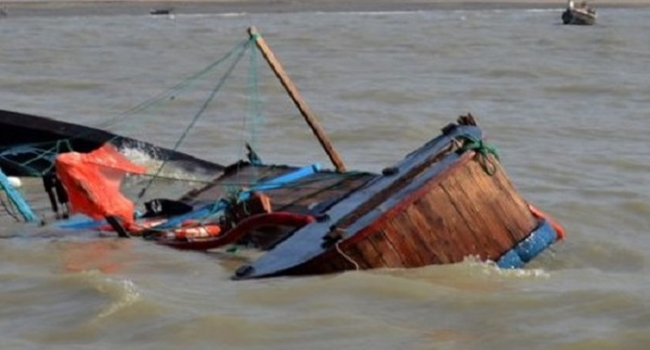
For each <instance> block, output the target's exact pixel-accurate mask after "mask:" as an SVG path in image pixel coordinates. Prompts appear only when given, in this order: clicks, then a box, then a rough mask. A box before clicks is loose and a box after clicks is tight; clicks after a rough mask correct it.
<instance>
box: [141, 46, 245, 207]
mask: <svg viewBox="0 0 650 350" xmlns="http://www.w3.org/2000/svg"><path fill="white" fill-rule="evenodd" d="M248 47H249V45H240V46H239V47H237V49H236V50H234V51H237V56H236V58H235V60H234V61H233V62H232V63H231V64H230V66H229V67H228V69H227V71H226V74H224V75H223V77H222V78H221V79H220V80H219V82H218V83H217V84H216V85H215V86H214V88H213V89H212V91H211V92H210V94H209V96H208V98H207V99H206V100H205V101H204V102H203V104H202V105H201V107H200V108H199V110H198V111H197V113H196V114H195V115H194V117H193V118H192V120H191V121H190V123H189V124H188V125H187V127H186V128H185V130H184V131H183V134H182V135H181V137H179V139H178V140H177V141H176V144H175V145H174V147H173V148H172V150H174V151H176V150H177V149H178V147H180V145H181V144H182V143H183V141H184V140H185V138H186V137H187V135H188V134H189V132H190V130H192V128H193V127H194V125H195V124H196V122H197V121H198V120H199V118H200V117H201V116H202V115H203V112H205V111H206V110H207V108H208V106H209V105H210V103H211V102H212V101H213V100H214V98H215V96H216V95H217V93H218V92H219V91H220V90H221V88H222V87H223V85H224V84H225V82H226V80H228V78H230V76H231V75H232V72H233V71H234V70H235V67H237V64H238V63H239V61H240V60H241V58H242V57H243V55H244V53H245V52H246V50H247V48H248ZM234 51H231V53H229V54H228V55H227V56H228V57H229V56H230V55H231V54H232V53H233V52H234ZM166 164H167V161H166V160H165V161H163V163H162V164H161V165H160V166H159V167H158V169H157V171H156V173H155V174H154V176H153V177H152V178H151V179H150V181H149V183H148V184H147V185H146V186H145V187H144V188H143V189H142V191H140V194H139V195H138V201H139V200H140V199H142V197H144V194H145V193H146V191H147V190H148V189H149V187H151V185H152V183H153V181H154V180H155V179H156V178H157V177H158V175H160V173H161V172H162V169H163V168H164V167H165V165H166Z"/></svg>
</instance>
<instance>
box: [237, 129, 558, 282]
mask: <svg viewBox="0 0 650 350" xmlns="http://www.w3.org/2000/svg"><path fill="white" fill-rule="evenodd" d="M481 136H482V135H481V131H480V129H479V128H478V127H476V126H454V127H453V128H452V129H451V130H447V132H446V133H445V135H443V136H440V137H438V138H436V139H434V140H433V141H431V142H429V143H428V144H426V145H425V146H423V147H422V148H421V149H419V150H417V151H416V152H414V153H412V154H411V155H409V156H407V158H406V159H405V160H404V161H402V162H401V163H400V164H398V165H397V166H396V167H395V168H389V169H388V170H387V171H385V173H384V175H383V176H381V177H378V178H377V179H374V180H373V181H370V182H369V183H368V184H366V185H365V186H363V187H362V188H360V189H359V190H357V191H355V192H354V193H352V194H350V195H348V196H347V197H345V198H344V199H342V200H341V201H339V202H337V203H336V204H334V205H332V206H331V207H330V208H329V209H328V210H326V211H324V212H323V213H321V214H320V215H319V218H320V219H319V220H317V221H316V222H314V223H311V224H309V225H306V226H305V227H303V228H302V229H299V230H298V231H297V232H295V233H293V234H292V235H291V236H290V237H289V238H288V239H286V240H285V241H283V242H281V243H280V244H278V245H277V246H276V247H275V248H274V249H272V250H271V251H269V252H268V253H266V254H265V255H263V256H261V257H260V258H259V259H257V260H256V261H254V262H253V263H251V264H249V265H245V266H242V267H241V268H239V269H238V270H237V272H236V274H235V275H234V276H233V278H234V279H250V278H260V277H270V276H279V275H311V274H323V273H332V272H339V271H344V270H351V269H372V268H410V267H421V266H426V265H431V264H449V263H457V262H461V261H463V260H464V259H465V258H467V257H470V256H475V257H477V258H479V259H481V260H491V261H495V262H498V261H499V259H500V258H501V257H502V256H504V255H506V254H507V253H508V252H510V251H511V250H512V249H513V248H515V247H517V246H518V244H520V243H521V242H523V241H525V240H526V239H527V238H528V237H529V236H530V235H531V233H534V232H535V231H536V229H538V228H539V227H542V226H544V222H543V220H540V219H538V218H536V217H535V216H534V215H533V214H532V213H531V210H530V208H529V206H528V203H527V202H526V201H525V200H524V199H523V198H522V197H521V196H520V195H519V194H518V193H517V191H516V190H515V188H514V187H513V185H512V183H511V182H510V181H509V179H508V177H507V176H506V174H505V171H504V170H503V168H501V166H500V165H499V163H498V162H497V161H496V159H495V158H494V157H493V156H491V155H483V154H481V153H476V152H474V151H470V150H465V151H463V150H462V149H457V148H454V147H453V145H454V144H455V143H457V142H458V140H460V139H463V138H470V139H478V140H480V139H481ZM486 167H487V168H486ZM544 227H546V226H544ZM550 236H552V238H554V239H556V238H557V237H556V235H555V236H554V235H550ZM554 239H553V240H554ZM547 243H550V242H547ZM524 259H530V257H526V258H524ZM509 261H511V260H509ZM506 267H508V266H506ZM509 267H513V266H509Z"/></svg>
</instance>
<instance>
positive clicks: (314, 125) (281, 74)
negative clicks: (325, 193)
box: [248, 27, 345, 173]
mask: <svg viewBox="0 0 650 350" xmlns="http://www.w3.org/2000/svg"><path fill="white" fill-rule="evenodd" d="M248 34H249V35H250V37H251V38H252V39H254V40H255V45H256V46H257V48H258V49H259V50H260V51H261V52H262V56H264V59H265V60H266V62H267V63H268V64H269V65H270V66H271V69H272V70H273V73H275V75H276V76H277V77H278V79H280V82H281V83H282V86H284V89H285V90H286V91H287V93H289V97H290V98H291V100H293V103H294V104H295V105H296V107H298V110H299V111H300V114H302V116H303V118H305V121H306V122H307V124H308V125H309V127H310V128H311V130H312V131H313V132H314V134H315V135H316V138H318V141H319V142H320V144H321V145H322V146H323V148H324V149H325V152H326V153H327V155H328V156H329V158H330V160H331V161H332V164H334V166H335V167H336V171H338V172H341V173H342V172H345V165H344V164H343V160H342V159H341V157H340V156H339V154H338V152H336V150H334V147H333V146H332V143H331V142H330V140H329V138H328V137H327V135H326V134H325V131H324V130H323V128H322V127H321V126H320V123H319V122H318V120H317V119H316V116H315V115H314V114H313V113H312V112H311V110H310V109H309V106H307V103H306V102H305V100H303V98H302V96H300V93H299V92H298V89H296V86H295V85H294V84H293V82H292V81H291V79H290V78H289V76H288V75H287V73H286V72H285V70H284V68H282V65H281V64H280V61H278V60H277V59H276V58H275V55H274V54H273V51H271V49H270V48H269V46H268V45H267V44H266V41H265V40H264V38H262V35H260V33H259V32H258V31H257V28H255V27H249V28H248Z"/></svg>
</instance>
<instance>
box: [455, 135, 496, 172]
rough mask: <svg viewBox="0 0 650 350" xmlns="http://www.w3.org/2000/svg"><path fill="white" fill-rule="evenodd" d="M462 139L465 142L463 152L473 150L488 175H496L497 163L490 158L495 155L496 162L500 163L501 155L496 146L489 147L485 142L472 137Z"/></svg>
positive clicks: (466, 136)
mask: <svg viewBox="0 0 650 350" xmlns="http://www.w3.org/2000/svg"><path fill="white" fill-rule="evenodd" d="M461 138H462V139H463V140H464V141H465V142H464V143H463V146H462V149H463V150H466V151H467V150H471V151H474V152H476V155H477V159H478V162H479V164H481V167H482V168H483V170H485V172H486V173H487V174H488V175H494V173H496V171H497V166H496V163H495V162H494V161H493V160H492V159H491V158H490V157H489V155H490V154H491V155H493V156H494V159H495V160H496V161H499V154H498V152H497V148H496V147H495V146H492V145H489V144H487V143H486V142H483V140H480V139H477V138H475V137H472V136H468V135H463V136H461Z"/></svg>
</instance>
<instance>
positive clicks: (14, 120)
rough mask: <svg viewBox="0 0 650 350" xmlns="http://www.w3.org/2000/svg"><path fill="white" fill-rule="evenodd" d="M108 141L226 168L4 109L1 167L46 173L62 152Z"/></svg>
mask: <svg viewBox="0 0 650 350" xmlns="http://www.w3.org/2000/svg"><path fill="white" fill-rule="evenodd" d="M107 142H108V143H111V144H113V145H115V146H116V147H117V148H118V149H136V150H140V151H142V152H144V153H146V154H147V155H148V156H149V157H151V158H152V159H158V160H162V161H168V162H170V163H173V164H174V165H175V166H178V167H180V168H183V169H186V170H188V171H201V170H202V171H206V172H218V171H221V170H222V169H223V166H221V165H220V164H216V163H213V162H209V161H206V160H202V159H198V158H196V157H194V156H191V155H189V154H185V153H182V152H178V151H175V150H172V149H168V148H164V147H159V146H156V145H153V144H151V143H148V142H144V141H141V140H136V139H133V138H129V137H124V136H121V135H116V134H113V133H111V132H108V131H105V130H101V129H97V128H92V127H89V126H84V125H79V124H74V123H69V122H64V121H60V120H56V119H52V118H47V117H40V116H35V115H30V114H26V113H20V112H15V111H8V110H0V169H2V171H4V173H5V174H6V175H9V176H25V177H27V176H36V177H40V176H43V175H44V174H48V173H51V172H52V171H53V167H54V160H55V158H56V156H57V155H58V154H61V153H65V152H73V151H74V152H90V151H92V150H95V149H97V148H99V147H100V146H101V145H103V144H105V143H107Z"/></svg>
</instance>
